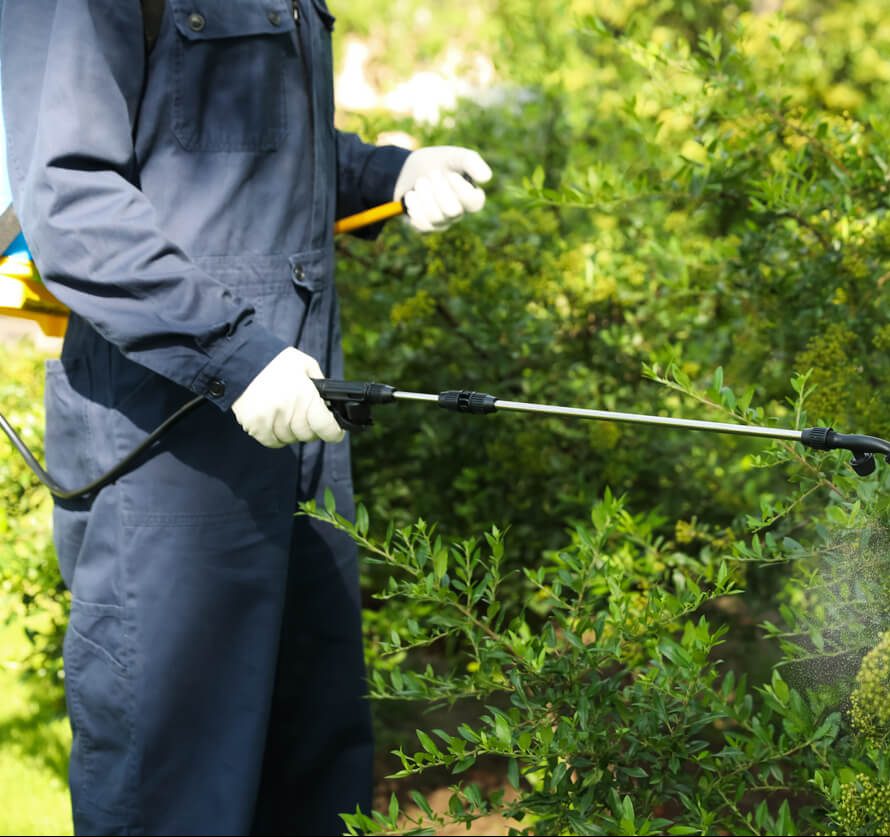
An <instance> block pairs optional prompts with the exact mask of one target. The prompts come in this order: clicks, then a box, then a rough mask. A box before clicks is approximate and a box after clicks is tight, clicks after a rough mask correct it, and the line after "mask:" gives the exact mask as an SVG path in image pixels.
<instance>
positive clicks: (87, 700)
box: [64, 599, 135, 814]
mask: <svg viewBox="0 0 890 837" xmlns="http://www.w3.org/2000/svg"><path fill="white" fill-rule="evenodd" d="M127 645H128V643H127V632H126V626H125V623H124V617H123V610H122V609H121V608H119V607H117V606H115V605H98V604H93V603H90V602H83V601H81V600H79V599H72V602H71V616H70V620H69V624H68V630H67V632H66V634H65V642H64V660H65V695H66V700H67V703H68V713H69V716H70V718H71V727H72V731H73V733H74V737H73V741H72V746H71V763H70V771H69V772H70V775H69V780H70V784H71V793H72V801H73V803H74V807H75V809H78V808H79V809H84V808H89V807H95V808H99V809H101V810H103V811H106V812H108V813H113V814H121V813H123V811H122V808H124V809H125V808H126V807H127V805H126V803H125V802H124V800H128V799H133V798H134V789H135V782H134V775H135V771H134V766H133V765H134V729H133V726H134V725H133V721H134V714H135V713H134V690H133V685H132V682H131V678H130V672H129V649H128V647H127Z"/></svg>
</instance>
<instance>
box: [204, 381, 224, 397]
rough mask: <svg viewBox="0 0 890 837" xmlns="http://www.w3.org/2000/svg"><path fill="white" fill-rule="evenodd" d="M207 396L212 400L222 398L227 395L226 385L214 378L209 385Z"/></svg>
mask: <svg viewBox="0 0 890 837" xmlns="http://www.w3.org/2000/svg"><path fill="white" fill-rule="evenodd" d="M207 394H208V395H209V396H210V397H211V398H222V397H223V396H224V395H225V394H226V385H225V384H224V383H223V382H222V381H221V380H220V379H219V378H214V379H213V380H212V381H211V382H210V383H209V384H208V385H207Z"/></svg>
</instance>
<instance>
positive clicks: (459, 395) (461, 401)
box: [439, 389, 497, 413]
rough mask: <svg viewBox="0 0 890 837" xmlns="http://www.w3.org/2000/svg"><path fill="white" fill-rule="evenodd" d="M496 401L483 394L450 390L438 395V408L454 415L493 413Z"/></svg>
mask: <svg viewBox="0 0 890 837" xmlns="http://www.w3.org/2000/svg"><path fill="white" fill-rule="evenodd" d="M496 401H497V399H496V398H495V397H494V396H493V395H488V394H486V393H484V392H473V391H472V390H467V389H450V390H446V391H445V392H440V393H439V406H440V407H442V408H443V409H444V410H451V411H452V412H455V413H493V412H495V411H496V410H497V406H496V403H495V402H496Z"/></svg>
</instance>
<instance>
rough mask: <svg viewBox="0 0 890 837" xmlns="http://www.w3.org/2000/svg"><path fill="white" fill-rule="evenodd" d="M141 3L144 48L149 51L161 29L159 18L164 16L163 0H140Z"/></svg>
mask: <svg viewBox="0 0 890 837" xmlns="http://www.w3.org/2000/svg"><path fill="white" fill-rule="evenodd" d="M140 2H141V4H142V20H143V23H144V25H145V48H146V51H148V52H151V51H152V48H153V47H154V45H155V41H157V39H158V35H159V34H160V31H161V19H162V18H163V17H164V0H140Z"/></svg>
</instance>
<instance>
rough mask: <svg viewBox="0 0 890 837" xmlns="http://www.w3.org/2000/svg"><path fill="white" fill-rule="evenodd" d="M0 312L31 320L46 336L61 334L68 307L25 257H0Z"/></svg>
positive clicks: (0, 313) (58, 335) (64, 325)
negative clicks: (43, 281) (48, 287)
mask: <svg viewBox="0 0 890 837" xmlns="http://www.w3.org/2000/svg"><path fill="white" fill-rule="evenodd" d="M0 315H3V316H7V317H20V318H22V319H26V320H33V321H34V322H36V323H37V325H39V326H40V330H41V331H42V332H43V333H44V334H45V335H47V336H48V337H64V335H65V329H66V327H67V325H68V309H67V308H66V307H65V306H64V305H62V303H61V302H59V301H58V300H57V299H56V298H55V297H54V296H53V295H52V294H51V293H50V292H49V291H48V290H47V289H46V288H45V287H44V285H43V283H42V282H41V281H40V274H38V273H37V269H36V268H35V267H34V262H32V261H31V260H30V259H27V258H25V257H24V256H5V257H2V258H0Z"/></svg>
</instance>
